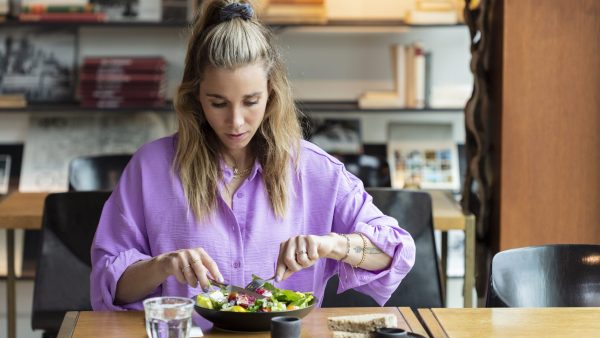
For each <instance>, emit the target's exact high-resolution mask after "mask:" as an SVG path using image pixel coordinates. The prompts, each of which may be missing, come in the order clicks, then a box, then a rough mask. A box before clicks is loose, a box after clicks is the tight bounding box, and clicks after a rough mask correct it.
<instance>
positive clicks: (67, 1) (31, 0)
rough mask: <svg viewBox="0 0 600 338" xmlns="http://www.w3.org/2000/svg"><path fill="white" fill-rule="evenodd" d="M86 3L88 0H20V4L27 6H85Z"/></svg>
mask: <svg viewBox="0 0 600 338" xmlns="http://www.w3.org/2000/svg"><path fill="white" fill-rule="evenodd" d="M88 3H89V1H88V0H21V6H27V5H61V6H65V5H69V6H71V5H75V6H85V5H87V4H88Z"/></svg>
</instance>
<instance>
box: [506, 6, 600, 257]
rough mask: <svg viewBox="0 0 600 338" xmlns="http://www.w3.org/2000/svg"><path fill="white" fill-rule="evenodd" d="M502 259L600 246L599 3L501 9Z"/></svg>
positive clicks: (507, 7)
mask: <svg viewBox="0 0 600 338" xmlns="http://www.w3.org/2000/svg"><path fill="white" fill-rule="evenodd" d="M503 26H504V31H503V35H504V43H503V53H504V58H503V60H504V61H503V64H502V66H503V87H502V92H503V94H502V95H503V99H502V103H501V104H502V117H501V118H502V131H501V140H502V141H501V142H502V146H501V148H502V149H501V179H500V181H501V188H500V194H501V202H500V247H499V248H500V250H505V249H509V248H514V247H521V246H528V245H540V244H548V243H598V242H600V132H599V129H598V128H599V127H600V94H599V93H600V57H599V55H600V39H599V38H598V36H599V35H598V32H600V1H597V0H578V1H571V0H544V1H539V0H519V1H504V22H503Z"/></svg>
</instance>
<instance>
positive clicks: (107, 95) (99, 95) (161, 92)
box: [79, 86, 166, 100]
mask: <svg viewBox="0 0 600 338" xmlns="http://www.w3.org/2000/svg"><path fill="white" fill-rule="evenodd" d="M165 94H166V91H165V88H164V87H163V88H159V89H155V90H144V89H138V88H137V86H133V88H122V89H120V90H106V89H95V88H94V89H82V90H80V92H79V95H80V96H81V98H82V99H98V100H100V99H102V100H107V99H111V100H124V99H164V98H165Z"/></svg>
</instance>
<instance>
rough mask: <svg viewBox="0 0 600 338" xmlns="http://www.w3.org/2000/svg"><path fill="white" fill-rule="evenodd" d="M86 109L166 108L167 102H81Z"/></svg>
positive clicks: (86, 100)
mask: <svg viewBox="0 0 600 338" xmlns="http://www.w3.org/2000/svg"><path fill="white" fill-rule="evenodd" d="M81 106H82V107H84V108H165V107H166V102H165V100H93V99H92V100H88V99H85V100H81Z"/></svg>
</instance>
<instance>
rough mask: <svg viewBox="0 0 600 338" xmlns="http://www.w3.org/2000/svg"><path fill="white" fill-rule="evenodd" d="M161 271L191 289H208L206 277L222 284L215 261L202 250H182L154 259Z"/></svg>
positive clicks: (208, 283) (221, 277)
mask: <svg viewBox="0 0 600 338" xmlns="http://www.w3.org/2000/svg"><path fill="white" fill-rule="evenodd" d="M156 261H157V262H158V263H159V264H160V266H161V268H162V271H163V272H164V273H165V274H166V275H167V276H171V275H174V276H175V278H177V281H178V282H179V283H181V284H188V285H189V286H191V287H194V288H195V287H198V283H200V286H201V287H202V289H203V290H206V289H208V287H209V286H210V282H209V280H208V276H209V275H210V276H212V278H213V279H215V280H218V281H219V282H223V276H222V275H221V272H220V271H219V267H218V266H217V264H216V263H215V261H214V260H213V259H212V258H211V257H210V256H209V255H208V254H207V253H206V251H204V249H202V248H195V249H183V250H177V251H171V252H167V253H164V254H162V255H159V256H157V257H156Z"/></svg>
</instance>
